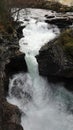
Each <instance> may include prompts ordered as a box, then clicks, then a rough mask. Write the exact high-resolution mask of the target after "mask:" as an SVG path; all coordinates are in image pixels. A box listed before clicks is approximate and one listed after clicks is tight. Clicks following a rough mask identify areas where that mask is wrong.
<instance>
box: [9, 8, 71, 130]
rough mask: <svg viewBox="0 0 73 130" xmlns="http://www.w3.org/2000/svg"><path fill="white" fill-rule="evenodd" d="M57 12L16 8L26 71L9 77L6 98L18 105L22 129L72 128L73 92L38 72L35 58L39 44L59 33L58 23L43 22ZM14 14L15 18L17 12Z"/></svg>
mask: <svg viewBox="0 0 73 130" xmlns="http://www.w3.org/2000/svg"><path fill="white" fill-rule="evenodd" d="M59 15H60V14H58V16H59ZM47 16H48V18H47ZM56 16H57V14H56V12H52V11H48V10H41V9H23V10H21V11H20V12H19V17H18V21H19V22H20V23H21V26H23V37H22V38H21V39H20V40H19V49H20V52H22V53H23V54H24V55H25V56H24V60H25V61H26V64H27V68H28V72H25V73H24V72H20V73H16V74H13V75H12V76H11V77H10V79H9V91H8V96H7V101H8V102H9V103H11V104H13V105H16V106H18V108H19V109H20V111H21V125H22V126H23V129H24V130H72V129H73V93H72V92H69V91H68V90H66V89H65V88H64V83H63V82H61V83H58V84H53V83H50V82H48V80H47V78H46V77H42V76H40V75H39V70H38V62H37V61H38V60H37V59H38V58H36V57H37V56H36V55H39V51H40V49H41V47H42V46H45V45H46V44H47V43H49V44H51V43H50V42H51V41H53V40H54V39H57V38H58V37H59V35H60V33H61V32H60V31H61V30H60V29H59V28H58V26H57V25H55V24H50V23H47V22H46V20H47V19H49V18H50V17H51V18H52V19H53V17H56ZM13 17H14V19H15V20H16V19H17V14H15V15H14V16H13ZM44 65H45V66H46V64H45V63H44ZM53 67H54V66H53Z"/></svg>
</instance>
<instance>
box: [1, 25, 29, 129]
mask: <svg viewBox="0 0 73 130" xmlns="http://www.w3.org/2000/svg"><path fill="white" fill-rule="evenodd" d="M17 26H18V25H17ZM16 29H17V27H16ZM0 35H1V36H0V130H11V129H12V130H22V127H21V126H20V116H21V112H20V110H19V109H18V107H16V106H14V105H11V104H9V103H7V101H6V96H7V93H8V83H9V76H10V75H11V74H14V73H18V72H19V71H27V67H26V63H25V60H24V55H23V54H22V53H21V52H20V51H19V45H18V41H19V39H18V36H17V32H16V30H15V29H12V28H10V27H9V28H8V31H7V32H0ZM21 65H22V66H23V69H22V67H21Z"/></svg>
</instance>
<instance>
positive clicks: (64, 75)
mask: <svg viewBox="0 0 73 130" xmlns="http://www.w3.org/2000/svg"><path fill="white" fill-rule="evenodd" d="M37 61H38V63H39V73H40V75H43V76H47V77H53V78H60V79H67V80H69V79H71V78H73V30H72V29H67V30H65V31H64V32H62V33H61V35H60V36H59V37H58V38H56V39H55V40H53V41H51V42H49V43H47V44H46V45H45V46H43V47H42V48H41V50H40V52H39V55H38V56H37Z"/></svg>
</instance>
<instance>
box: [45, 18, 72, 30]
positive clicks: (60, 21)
mask: <svg viewBox="0 0 73 130" xmlns="http://www.w3.org/2000/svg"><path fill="white" fill-rule="evenodd" d="M45 22H47V23H50V24H55V25H57V26H58V27H59V28H66V27H68V26H69V25H72V23H73V18H72V19H71V18H68V17H67V18H55V19H51V20H45Z"/></svg>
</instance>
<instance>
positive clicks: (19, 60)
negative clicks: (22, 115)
mask: <svg viewBox="0 0 73 130" xmlns="http://www.w3.org/2000/svg"><path fill="white" fill-rule="evenodd" d="M9 60H10V62H9V63H8V64H6V65H5V72H6V74H7V75H9V76H11V75H12V74H16V73H19V72H27V65H26V62H25V59H24V54H21V55H18V56H14V57H12V58H10V59H9Z"/></svg>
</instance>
